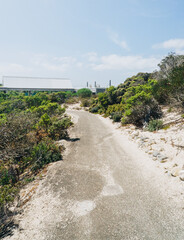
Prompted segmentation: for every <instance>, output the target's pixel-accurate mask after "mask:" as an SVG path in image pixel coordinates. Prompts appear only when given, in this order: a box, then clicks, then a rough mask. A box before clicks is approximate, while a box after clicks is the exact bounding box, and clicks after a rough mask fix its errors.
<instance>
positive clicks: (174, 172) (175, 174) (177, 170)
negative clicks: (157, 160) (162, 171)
mask: <svg viewBox="0 0 184 240" xmlns="http://www.w3.org/2000/svg"><path fill="white" fill-rule="evenodd" d="M180 171H181V169H180V168H173V169H172V171H171V176H172V177H178V176H179V174H180Z"/></svg>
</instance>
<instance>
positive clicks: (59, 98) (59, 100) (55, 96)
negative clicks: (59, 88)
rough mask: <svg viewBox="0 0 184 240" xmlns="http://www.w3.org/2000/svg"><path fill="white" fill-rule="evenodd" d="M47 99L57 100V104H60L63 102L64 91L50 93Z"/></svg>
mask: <svg viewBox="0 0 184 240" xmlns="http://www.w3.org/2000/svg"><path fill="white" fill-rule="evenodd" d="M49 99H50V100H51V102H57V103H59V104H62V103H64V102H65V99H66V93H65V92H57V93H51V94H50V96H49Z"/></svg>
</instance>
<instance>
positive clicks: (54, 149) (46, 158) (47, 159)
mask: <svg viewBox="0 0 184 240" xmlns="http://www.w3.org/2000/svg"><path fill="white" fill-rule="evenodd" d="M61 159H62V156H61V149H60V147H59V146H56V145H55V144H53V143H51V142H49V141H47V142H44V141H42V142H40V143H39V144H37V145H35V146H34V147H33V150H32V152H31V154H30V157H29V158H28V160H29V161H30V163H31V165H32V171H33V172H37V171H38V170H39V169H40V168H42V167H43V166H45V165H46V164H48V163H51V162H56V161H59V160H61Z"/></svg>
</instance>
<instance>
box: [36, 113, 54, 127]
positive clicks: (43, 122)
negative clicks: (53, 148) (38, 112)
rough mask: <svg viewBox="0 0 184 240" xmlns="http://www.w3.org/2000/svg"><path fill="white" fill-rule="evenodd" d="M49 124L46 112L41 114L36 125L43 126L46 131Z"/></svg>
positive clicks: (49, 120)
mask: <svg viewBox="0 0 184 240" xmlns="http://www.w3.org/2000/svg"><path fill="white" fill-rule="evenodd" d="M50 124H51V119H50V117H49V115H48V114H47V113H45V114H43V115H42V116H41V118H40V121H39V123H38V126H41V127H43V128H44V129H45V130H46V131H47V130H48V127H49V125H50Z"/></svg>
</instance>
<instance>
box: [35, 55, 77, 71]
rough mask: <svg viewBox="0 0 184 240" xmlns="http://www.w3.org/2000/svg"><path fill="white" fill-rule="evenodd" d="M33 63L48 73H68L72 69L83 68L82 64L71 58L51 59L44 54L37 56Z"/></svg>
mask: <svg viewBox="0 0 184 240" xmlns="http://www.w3.org/2000/svg"><path fill="white" fill-rule="evenodd" d="M31 61H32V64H33V65H36V66H37V67H41V68H44V69H46V70H48V71H57V72H66V71H68V70H69V69H70V68H71V67H74V66H76V67H81V63H80V62H77V60H76V59H75V58H74V57H71V56H67V57H50V56H48V55H44V54H35V55H34V56H33V58H32V60H31Z"/></svg>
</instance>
